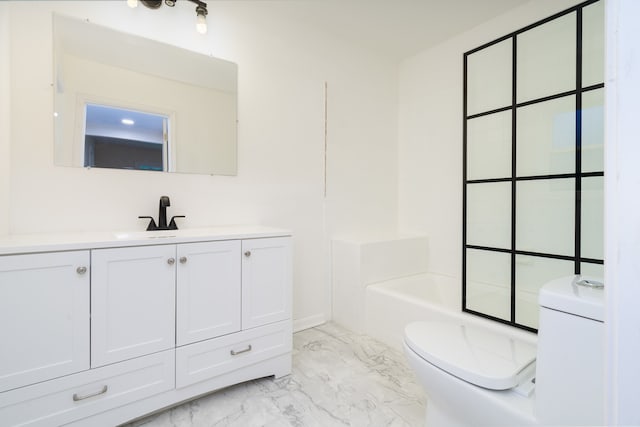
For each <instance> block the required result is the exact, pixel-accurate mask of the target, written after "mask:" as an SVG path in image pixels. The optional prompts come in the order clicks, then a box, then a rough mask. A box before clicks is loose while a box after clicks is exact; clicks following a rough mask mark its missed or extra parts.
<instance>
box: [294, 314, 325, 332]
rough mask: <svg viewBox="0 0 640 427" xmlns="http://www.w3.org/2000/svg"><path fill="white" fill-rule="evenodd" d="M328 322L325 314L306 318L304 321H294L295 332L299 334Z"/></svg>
mask: <svg viewBox="0 0 640 427" xmlns="http://www.w3.org/2000/svg"><path fill="white" fill-rule="evenodd" d="M326 322H327V319H326V318H325V317H324V314H315V315H313V316H308V317H304V318H302V319H295V320H294V321H293V332H299V331H302V330H304V329H309V328H313V327H314V326H319V325H322V324H323V323H326Z"/></svg>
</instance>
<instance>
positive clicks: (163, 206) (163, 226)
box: [158, 196, 171, 230]
mask: <svg viewBox="0 0 640 427" xmlns="http://www.w3.org/2000/svg"><path fill="white" fill-rule="evenodd" d="M167 206H171V201H170V200H169V196H162V197H160V204H159V205H158V228H159V229H160V230H167Z"/></svg>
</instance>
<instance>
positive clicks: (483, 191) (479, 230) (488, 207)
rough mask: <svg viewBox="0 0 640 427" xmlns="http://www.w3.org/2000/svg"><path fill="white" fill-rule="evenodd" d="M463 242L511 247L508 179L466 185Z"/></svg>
mask: <svg viewBox="0 0 640 427" xmlns="http://www.w3.org/2000/svg"><path fill="white" fill-rule="evenodd" d="M467 244H468V245H476V246H488V247H493V248H502V249H509V248H511V182H491V183H481V184H469V185H467Z"/></svg>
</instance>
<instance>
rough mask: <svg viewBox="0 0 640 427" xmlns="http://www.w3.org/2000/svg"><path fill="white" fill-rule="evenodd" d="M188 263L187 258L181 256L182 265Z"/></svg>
mask: <svg viewBox="0 0 640 427" xmlns="http://www.w3.org/2000/svg"><path fill="white" fill-rule="evenodd" d="M186 262H187V257H186V256H181V257H180V264H184V263H186Z"/></svg>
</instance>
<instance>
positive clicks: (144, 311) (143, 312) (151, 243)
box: [0, 227, 292, 427]
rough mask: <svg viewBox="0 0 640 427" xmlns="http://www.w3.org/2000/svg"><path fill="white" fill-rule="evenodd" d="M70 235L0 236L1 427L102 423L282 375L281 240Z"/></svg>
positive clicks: (285, 236) (286, 340) (287, 281)
mask: <svg viewBox="0 0 640 427" xmlns="http://www.w3.org/2000/svg"><path fill="white" fill-rule="evenodd" d="M65 237H66V238H69V236H65ZM71 237H72V238H71V239H70V241H69V242H61V243H55V242H54V243H52V239H51V238H50V237H48V238H46V239H43V242H42V243H38V242H35V243H34V242H33V241H32V240H30V239H27V240H26V241H25V242H22V241H21V240H20V239H10V240H3V239H2V238H0V340H1V341H0V427H5V426H14V425H21V426H23V425H24V426H51V425H77V426H86V425H91V426H114V425H117V424H120V423H124V422H126V421H128V420H131V419H133V418H137V417H140V416H143V415H145V414H147V413H149V412H152V411H155V410H158V409H162V408H164V407H167V406H171V405H174V404H176V403H179V402H182V401H185V400H188V399H191V398H194V397H197V396H199V395H202V394H205V393H208V392H211V391H214V390H217V389H220V388H223V387H226V386H229V385H232V384H236V383H239V382H242V381H247V380H251V379H255V378H261V377H266V376H271V375H274V376H276V377H279V376H282V375H286V374H288V373H290V371H291V350H292V327H291V285H292V283H291V282H292V272H291V236H290V235H289V233H288V232H286V231H282V230H274V229H268V228H263V227H241V228H219V229H204V230H185V231H182V230H180V231H173V232H172V233H171V234H169V233H166V232H159V233H148V234H145V233H135V234H133V235H131V236H129V235H127V234H124V237H122V236H120V235H117V236H116V237H109V236H107V237H106V238H105V237H104V235H102V236H101V237H100V238H96V239H95V240H92V239H90V238H89V237H88V236H87V235H84V234H83V235H79V236H75V238H77V239H78V240H73V237H74V236H71Z"/></svg>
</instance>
